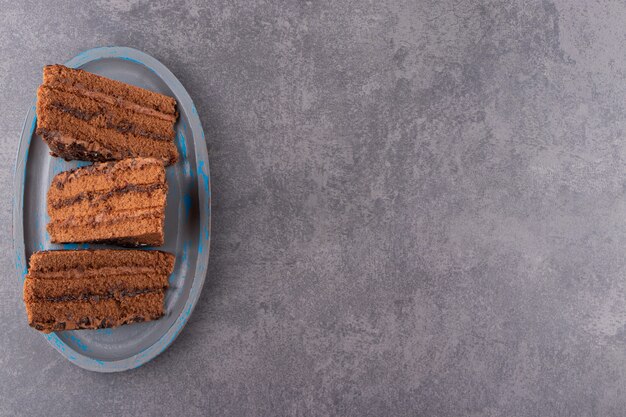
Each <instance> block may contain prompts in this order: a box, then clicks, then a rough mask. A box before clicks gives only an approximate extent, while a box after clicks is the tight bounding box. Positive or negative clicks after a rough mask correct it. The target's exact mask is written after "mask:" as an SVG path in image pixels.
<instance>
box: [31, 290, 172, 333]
mask: <svg viewBox="0 0 626 417" xmlns="http://www.w3.org/2000/svg"><path fill="white" fill-rule="evenodd" d="M164 300H165V292H164V291H157V292H148V293H141V294H137V295H133V296H126V297H125V298H123V299H122V300H121V301H120V300H116V299H114V298H106V299H104V298H100V299H98V300H93V299H90V300H86V301H85V300H78V301H74V300H72V301H43V302H31V303H27V304H26V313H27V314H28V322H29V325H30V326H31V327H34V328H35V329H37V330H40V331H42V332H45V333H50V332H53V331H61V330H77V329H104V328H109V327H118V326H121V325H124V324H131V323H139V322H143V321H150V320H156V319H159V318H161V317H163V314H164V310H163V302H164Z"/></svg>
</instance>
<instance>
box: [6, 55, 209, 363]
mask: <svg viewBox="0 0 626 417" xmlns="http://www.w3.org/2000/svg"><path fill="white" fill-rule="evenodd" d="M107 58H117V59H123V60H127V61H131V62H134V63H136V64H139V65H143V66H144V67H146V68H148V69H149V70H150V71H152V72H154V73H155V74H157V75H158V76H159V78H161V79H162V80H163V81H164V82H165V83H166V84H167V85H168V86H169V87H170V88H172V89H173V90H176V91H177V92H180V96H181V97H177V98H179V99H180V100H179V103H178V105H179V106H182V107H183V108H185V109H186V110H189V111H187V114H188V117H189V128H190V129H191V133H192V135H193V137H195V138H202V142H203V145H204V146H194V152H195V156H196V172H193V171H192V175H195V176H196V177H197V179H198V202H199V206H200V207H199V217H200V221H199V225H200V227H199V230H198V252H199V255H198V257H197V261H196V271H195V272H194V275H193V283H192V286H191V289H190V291H189V296H188V297H187V300H186V301H185V305H184V307H183V309H182V311H181V313H180V314H179V315H178V317H177V318H176V321H174V323H172V325H171V326H170V327H169V328H168V329H167V331H166V332H164V333H163V334H162V335H161V337H159V339H158V340H157V341H156V342H154V343H153V344H151V345H150V346H148V347H147V348H145V349H143V350H142V351H141V352H138V353H136V354H134V355H132V356H129V357H127V358H124V359H119V360H115V361H105V360H99V359H96V358H92V357H89V356H86V355H84V354H82V353H80V352H78V351H76V350H75V349H72V348H71V347H70V346H69V345H67V344H66V343H65V342H63V340H61V339H60V338H59V337H58V336H57V335H56V333H50V334H44V337H45V338H46V339H47V340H48V342H49V343H50V344H51V345H52V346H53V347H54V348H55V349H56V350H57V351H58V352H59V353H61V355H62V356H63V357H65V358H67V359H68V360H69V361H70V362H72V363H73V364H75V365H77V366H79V367H81V368H83V369H87V370H90V371H95V372H121V371H125V370H128V369H134V368H138V367H139V366H141V365H143V364H145V363H147V362H149V361H150V360H152V359H154V358H155V357H157V356H158V355H159V354H161V353H162V352H163V351H165V349H167V348H168V347H169V346H170V345H171V344H172V342H173V341H174V340H175V339H176V337H178V335H179V334H180V332H181V330H182V329H183V327H184V326H185V325H186V324H187V321H188V320H189V317H190V316H191V313H192V312H193V310H194V308H195V306H196V304H197V301H198V299H199V297H200V293H201V292H202V287H203V285H204V282H205V281H206V275H207V270H208V264H209V252H210V247H211V245H210V243H211V177H210V172H209V158H208V150H207V146H206V140H205V136H204V130H203V129H202V123H201V122H200V117H199V116H198V111H197V110H196V106H195V105H194V103H193V100H192V99H191V96H190V95H189V93H188V92H187V90H186V89H185V87H184V86H183V85H182V83H181V82H180V81H179V80H178V78H176V76H175V75H174V74H173V73H172V72H171V71H170V70H169V69H168V68H167V67H166V66H165V65H164V64H163V63H161V62H160V61H158V60H157V59H156V58H154V57H152V56H151V55H149V54H147V53H145V52H142V51H140V50H138V49H135V48H131V47H125V46H102V47H96V48H91V49H88V50H85V51H83V52H80V53H79V54H77V55H76V56H74V57H73V58H71V59H69V60H68V61H67V62H65V65H66V66H68V67H72V68H78V67H80V66H82V65H84V64H86V63H88V62H92V61H97V60H100V59H107ZM36 100H37V98H36V97H35V99H34V100H33V102H32V104H31V106H30V108H29V110H28V112H27V113H26V118H25V120H24V124H23V126H22V131H21V134H20V142H19V145H18V148H17V155H16V158H15V167H14V193H13V233H12V235H13V249H14V253H15V270H16V272H17V275H18V280H19V282H20V284H22V285H23V283H24V278H25V276H26V274H27V272H28V266H27V265H28V262H27V261H28V260H27V259H26V253H25V251H26V249H25V244H24V224H23V220H24V219H23V211H24V194H25V187H24V182H25V177H26V161H27V160H28V151H29V149H30V144H31V139H32V136H33V133H34V130H35V125H36V122H37V116H36V111H35V104H36ZM198 142H199V141H197V142H196V143H198ZM204 202H206V208H205V209H203V207H202V206H203V203H204ZM204 252H206V253H204Z"/></svg>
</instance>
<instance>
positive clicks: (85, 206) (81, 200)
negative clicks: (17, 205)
mask: <svg viewBox="0 0 626 417" xmlns="http://www.w3.org/2000/svg"><path fill="white" fill-rule="evenodd" d="M166 197H167V189H166V187H164V186H163V185H161V184H146V185H128V186H126V187H120V188H113V189H111V190H109V191H100V192H86V193H79V194H76V195H74V196H71V197H67V198H59V199H53V200H52V202H51V203H50V204H49V206H48V213H49V214H50V216H54V217H55V219H58V220H63V219H68V218H70V217H79V216H83V215H88V216H91V214H89V213H92V212H94V213H98V212H111V211H113V210H115V208H116V207H124V210H141V209H144V208H150V209H154V210H161V209H162V208H163V205H164V204H165V200H166ZM92 217H93V216H92Z"/></svg>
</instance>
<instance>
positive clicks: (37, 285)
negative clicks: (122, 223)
mask: <svg viewBox="0 0 626 417" xmlns="http://www.w3.org/2000/svg"><path fill="white" fill-rule="evenodd" d="M174 260H175V259H174V256H173V255H171V254H169V253H165V252H160V251H138V250H132V251H131V250H113V249H104V250H78V251H44V252H37V253H35V254H33V255H32V256H31V259H30V267H29V270H28V274H27V275H26V280H25V281H24V301H25V303H26V311H27V314H28V320H29V324H30V325H31V326H32V327H35V328H36V329H38V330H41V331H44V332H50V331H55V330H70V329H81V328H83V329H95V328H103V327H115V326H119V325H122V324H127V323H133V322H138V321H146V320H154V319H156V318H159V317H161V316H162V315H163V313H164V311H163V309H164V304H163V303H164V297H165V290H166V289H167V287H168V285H169V284H168V277H169V275H170V274H171V273H172V271H173V268H174Z"/></svg>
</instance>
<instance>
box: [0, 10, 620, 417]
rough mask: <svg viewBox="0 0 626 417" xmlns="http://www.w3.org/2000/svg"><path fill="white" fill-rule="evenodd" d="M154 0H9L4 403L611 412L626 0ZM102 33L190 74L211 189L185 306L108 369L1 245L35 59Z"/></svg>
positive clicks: (438, 412) (277, 410)
mask: <svg viewBox="0 0 626 417" xmlns="http://www.w3.org/2000/svg"><path fill="white" fill-rule="evenodd" d="M168 3H171V4H168V5H166V4H161V5H157V4H156V3H154V2H149V1H147V0H146V1H134V2H124V1H119V0H118V1H94V2H93V3H92V5H91V6H90V7H89V8H88V9H86V8H81V7H78V6H77V5H75V4H70V2H68V1H57V2H54V3H53V2H47V4H48V6H46V7H43V6H41V5H39V4H35V3H31V2H24V3H23V2H9V1H2V4H1V5H0V6H1V7H0V22H1V24H0V103H2V116H1V117H0V132H1V133H2V135H1V136H0V138H1V140H2V144H3V146H2V148H1V150H0V158H1V161H0V162H1V163H0V172H1V176H0V187H1V188H0V189H1V190H2V198H1V202H2V205H1V208H2V210H0V228H1V229H0V230H1V231H2V234H3V235H4V236H5V238H4V239H3V240H2V242H1V251H2V254H3V256H2V257H1V258H0V260H1V264H0V266H1V267H2V269H3V271H4V276H3V282H2V286H0V313H1V320H0V335H1V336H2V338H1V339H0V414H1V415H7V416H9V415H20V414H33V415H49V416H52V415H60V414H61V415H77V416H81V415H94V414H110V415H133V416H134V415H146V416H154V415H160V414H166V415H177V416H183V415H202V414H205V415H208V414H211V415H219V416H257V415H259V416H275V415H287V416H308V415H347V416H385V415H421V416H538V415H545V416H560V415H580V416H583V415H584V416H607V415H615V416H623V415H624V413H625V411H624V410H625V409H626V326H625V324H626V293H625V292H626V288H625V285H624V282H625V278H626V257H625V256H624V255H625V251H626V176H625V174H626V145H625V144H626V141H625V133H626V123H625V121H626V108H625V107H626V53H625V52H624V51H625V49H624V44H625V41H626V29H625V26H624V22H625V21H626V6H625V5H624V4H623V3H622V2H606V3H604V2H593V3H592V2H580V1H571V2H569V3H568V2H562V1H558V2H552V1H548V0H544V1H513V2H496V3H489V4H488V3H487V2H485V3H478V2H474V1H434V0H433V1H405V2H400V1H397V2H396V1H390V0H385V1H370V2H365V1H362V2H358V1H353V2H347V1H336V2H319V1H300V2H289V3H287V2H284V3H283V2H281V3H282V4H281V5H280V6H279V5H276V4H275V3H276V2H264V1H259V0H254V1H248V0H245V1H243V0H242V1H234V2H233V1H224V2H222V4H217V3H215V2H210V3H209V2H207V3H209V4H210V5H209V6H206V5H205V4H204V2H201V1H187V2H185V1H173V2H168ZM585 3H588V5H584V4H585ZM620 3H621V4H620ZM52 4H54V7H53V6H52ZM102 45H125V46H132V47H136V48H138V49H141V50H144V51H146V52H147V53H149V54H152V55H154V56H155V57H156V58H158V59H160V60H161V61H162V62H164V63H165V64H166V65H167V66H169V68H170V69H171V70H172V71H173V72H174V73H175V74H176V75H177V76H178V77H179V78H180V80H181V81H182V82H183V84H184V85H185V86H186V87H187V89H188V90H189V92H190V94H191V96H192V97H193V99H194V100H195V102H196V105H197V107H198V110H199V112H200V115H201V119H202V122H203V124H204V128H205V130H206V133H207V140H208V145H209V154H210V158H211V174H212V181H213V183H212V184H213V190H214V194H213V195H214V201H213V205H214V206H213V209H214V212H213V213H214V218H213V220H214V221H213V244H212V248H211V261H210V266H209V275H208V281H207V285H206V286H205V289H204V292H203V294H202V297H201V299H200V302H199V305H198V308H197V309H196V311H195V313H194V315H193V317H192V318H191V321H190V323H189V325H188V326H187V327H186V328H185V330H184V331H183V332H182V334H181V336H180V337H179V339H178V340H177V341H176V342H175V343H174V344H173V345H172V346H171V347H170V349H168V350H167V351H166V352H165V353H164V354H162V355H161V356H159V357H158V358H157V359H156V360H154V361H153V362H151V363H149V364H148V365H146V366H144V367H142V368H140V369H137V370H134V371H131V372H127V373H124V374H117V375H101V374H94V373H90V372H86V371H83V370H81V369H78V368H76V367H74V366H72V365H71V364H70V363H69V362H67V361H65V359H63V358H62V357H61V356H60V355H58V354H57V353H56V352H55V351H54V350H53V349H52V348H51V347H50V346H48V345H47V343H46V341H45V340H44V338H43V337H41V336H40V335H38V334H37V333H36V332H34V331H32V330H31V329H29V328H28V327H27V326H26V323H25V315H24V309H23V305H22V302H21V300H20V297H21V289H20V287H19V285H18V281H17V278H16V276H15V274H14V271H13V259H12V249H11V240H10V236H11V221H10V219H11V212H10V208H11V200H12V195H11V190H12V167H13V163H14V154H15V151H16V147H17V138H18V135H19V132H20V129H21V124H22V120H23V117H24V116H25V112H26V110H27V108H28V106H29V103H30V101H31V100H32V98H33V95H34V93H35V89H36V87H37V85H38V83H39V82H40V77H41V74H40V71H41V67H42V65H44V64H47V63H54V62H63V61H65V60H66V59H68V58H70V57H72V56H73V55H75V54H76V53H78V52H80V51H82V50H85V49H88V48H91V47H95V46H102Z"/></svg>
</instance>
